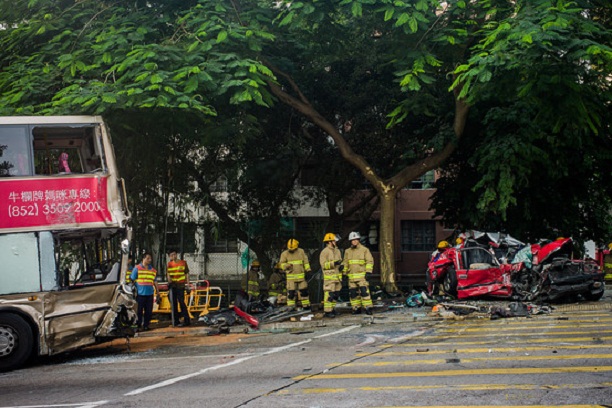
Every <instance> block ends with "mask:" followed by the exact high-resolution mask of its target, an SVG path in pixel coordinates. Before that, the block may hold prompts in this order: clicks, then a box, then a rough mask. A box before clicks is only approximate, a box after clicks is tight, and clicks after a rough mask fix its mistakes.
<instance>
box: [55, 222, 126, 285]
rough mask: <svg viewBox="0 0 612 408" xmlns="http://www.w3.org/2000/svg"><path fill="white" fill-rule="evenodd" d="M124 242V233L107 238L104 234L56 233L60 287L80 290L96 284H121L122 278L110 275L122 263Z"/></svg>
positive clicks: (92, 232) (97, 232) (82, 232)
mask: <svg viewBox="0 0 612 408" xmlns="http://www.w3.org/2000/svg"><path fill="white" fill-rule="evenodd" d="M122 238H123V236H122V235H121V234H120V233H116V234H113V235H108V233H106V234H104V235H103V234H101V232H100V230H97V231H96V230H87V231H80V232H78V233H76V232H75V231H71V232H68V231H67V232H58V233H56V234H55V240H56V248H57V251H56V258H57V265H58V271H59V277H58V281H59V282H60V285H61V286H63V287H78V286H82V285H84V284H89V283H94V282H113V283H117V282H118V280H119V278H120V276H119V275H117V276H114V277H109V274H110V272H111V271H112V269H113V266H115V264H116V263H117V262H120V261H121V240H122ZM111 278H113V279H111Z"/></svg>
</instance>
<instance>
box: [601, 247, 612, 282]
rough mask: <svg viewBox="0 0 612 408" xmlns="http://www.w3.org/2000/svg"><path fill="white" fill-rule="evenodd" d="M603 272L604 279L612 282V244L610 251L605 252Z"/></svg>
mask: <svg viewBox="0 0 612 408" xmlns="http://www.w3.org/2000/svg"><path fill="white" fill-rule="evenodd" d="M603 253H604V255H603V265H602V266H603V272H604V279H605V280H607V281H612V242H610V243H609V244H608V249H607V250H605V251H603Z"/></svg>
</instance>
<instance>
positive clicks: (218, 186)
mask: <svg viewBox="0 0 612 408" xmlns="http://www.w3.org/2000/svg"><path fill="white" fill-rule="evenodd" d="M210 192H211V193H227V177H226V176H220V177H219V178H218V179H217V181H215V182H214V183H212V184H211V185H210Z"/></svg>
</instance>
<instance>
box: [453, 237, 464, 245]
mask: <svg viewBox="0 0 612 408" xmlns="http://www.w3.org/2000/svg"><path fill="white" fill-rule="evenodd" d="M455 244H456V245H461V244H463V238H461V237H458V238H457V239H456V240H455Z"/></svg>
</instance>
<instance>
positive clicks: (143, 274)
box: [130, 252, 161, 331]
mask: <svg viewBox="0 0 612 408" xmlns="http://www.w3.org/2000/svg"><path fill="white" fill-rule="evenodd" d="M152 261H153V257H152V255H151V254H150V253H149V252H147V253H145V254H144V255H143V257H142V262H141V263H139V264H138V265H136V267H135V268H134V270H133V271H132V275H131V276H130V278H131V279H132V281H133V282H134V283H135V284H136V290H137V296H136V302H137V303H138V311H137V313H138V329H139V330H144V331H147V330H149V324H150V323H151V317H152V316H153V296H154V295H155V292H157V293H159V289H158V288H157V282H156V281H155V278H156V276H157V270H156V269H155V268H154V267H153V265H151V262H152ZM160 300H161V299H160V297H159V295H157V303H159V302H160Z"/></svg>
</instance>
